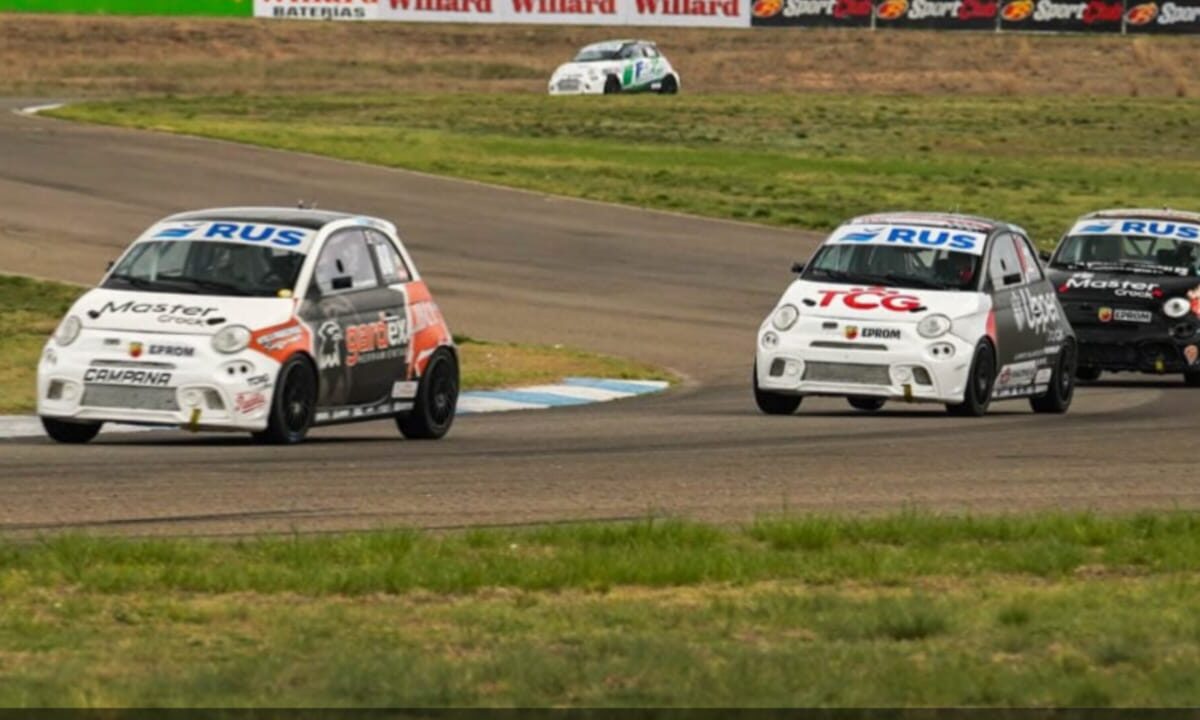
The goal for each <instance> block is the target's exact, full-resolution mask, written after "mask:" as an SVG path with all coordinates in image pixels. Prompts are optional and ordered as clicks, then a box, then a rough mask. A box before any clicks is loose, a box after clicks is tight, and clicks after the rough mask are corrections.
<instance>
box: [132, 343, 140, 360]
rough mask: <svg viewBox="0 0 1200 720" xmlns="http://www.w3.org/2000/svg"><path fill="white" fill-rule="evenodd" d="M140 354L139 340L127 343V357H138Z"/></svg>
mask: <svg viewBox="0 0 1200 720" xmlns="http://www.w3.org/2000/svg"><path fill="white" fill-rule="evenodd" d="M141 356H142V344H141V343H140V342H131V343H129V357H131V358H139V357H141Z"/></svg>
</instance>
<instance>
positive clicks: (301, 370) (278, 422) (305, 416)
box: [254, 355, 317, 445]
mask: <svg viewBox="0 0 1200 720" xmlns="http://www.w3.org/2000/svg"><path fill="white" fill-rule="evenodd" d="M316 410H317V371H316V370H314V369H313V365H312V363H311V362H309V361H308V358H306V357H304V356H302V355H294V356H292V357H291V358H290V359H289V360H288V361H287V362H285V363H284V364H283V367H282V368H280V369H279V380H278V382H276V383H275V394H274V396H273V397H272V398H271V412H270V414H269V415H268V416H267V429H266V430H262V431H260V432H256V433H254V439H255V440H258V441H259V442H263V443H270V444H272V445H295V444H297V443H300V442H303V441H304V436H305V435H307V434H308V429H309V428H310V427H312V423H313V418H314V416H315V415H316Z"/></svg>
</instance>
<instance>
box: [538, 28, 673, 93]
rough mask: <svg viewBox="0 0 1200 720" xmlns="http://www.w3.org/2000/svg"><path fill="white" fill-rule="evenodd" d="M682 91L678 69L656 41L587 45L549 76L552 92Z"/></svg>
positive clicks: (617, 41)
mask: <svg viewBox="0 0 1200 720" xmlns="http://www.w3.org/2000/svg"><path fill="white" fill-rule="evenodd" d="M619 92H657V93H662V94H664V95H672V94H674V93H677V92H679V73H677V72H675V68H673V67H671V63H670V62H668V61H667V59H666V58H665V57H663V54H662V53H660V52H659V51H658V48H657V47H655V45H654V43H652V42H647V41H645V40H609V41H606V42H599V43H594V44H592V45H588V46H586V47H584V48H583V49H582V50H580V51H579V53H578V54H576V55H575V59H574V60H572V61H571V62H569V63H566V64H564V65H560V66H559V67H558V69H557V70H555V71H554V74H553V75H552V76H550V94H551V95H601V94H604V95H611V94H613V93H619Z"/></svg>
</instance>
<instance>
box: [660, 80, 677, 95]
mask: <svg viewBox="0 0 1200 720" xmlns="http://www.w3.org/2000/svg"><path fill="white" fill-rule="evenodd" d="M658 92H659V93H661V94H663V95H674V94H676V93H678V92H679V81H678V80H676V79H675V76H674V75H668V76H666V77H665V78H663V81H662V85H659V87H658Z"/></svg>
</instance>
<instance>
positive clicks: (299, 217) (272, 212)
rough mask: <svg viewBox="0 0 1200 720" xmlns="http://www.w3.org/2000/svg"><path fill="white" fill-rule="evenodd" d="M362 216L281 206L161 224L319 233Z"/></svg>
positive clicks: (211, 212)
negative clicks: (262, 226)
mask: <svg viewBox="0 0 1200 720" xmlns="http://www.w3.org/2000/svg"><path fill="white" fill-rule="evenodd" d="M364 217H365V216H363V215H353V214H350V213H343V212H334V211H331V210H307V209H303V208H283V207H228V208H210V209H208V210H193V211H190V212H183V213H177V214H175V215H172V216H170V217H168V218H164V219H163V220H162V222H179V221H188V220H191V221H216V220H235V221H238V222H257V223H274V224H277V225H290V226H292V227H300V228H305V229H308V230H320V229H321V228H323V227H325V226H326V225H328V224H330V223H333V222H337V221H339V220H351V219H354V218H364ZM370 219H371V220H374V221H375V222H379V223H382V224H384V225H391V223H388V222H386V221H384V220H379V219H378V218H370Z"/></svg>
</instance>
